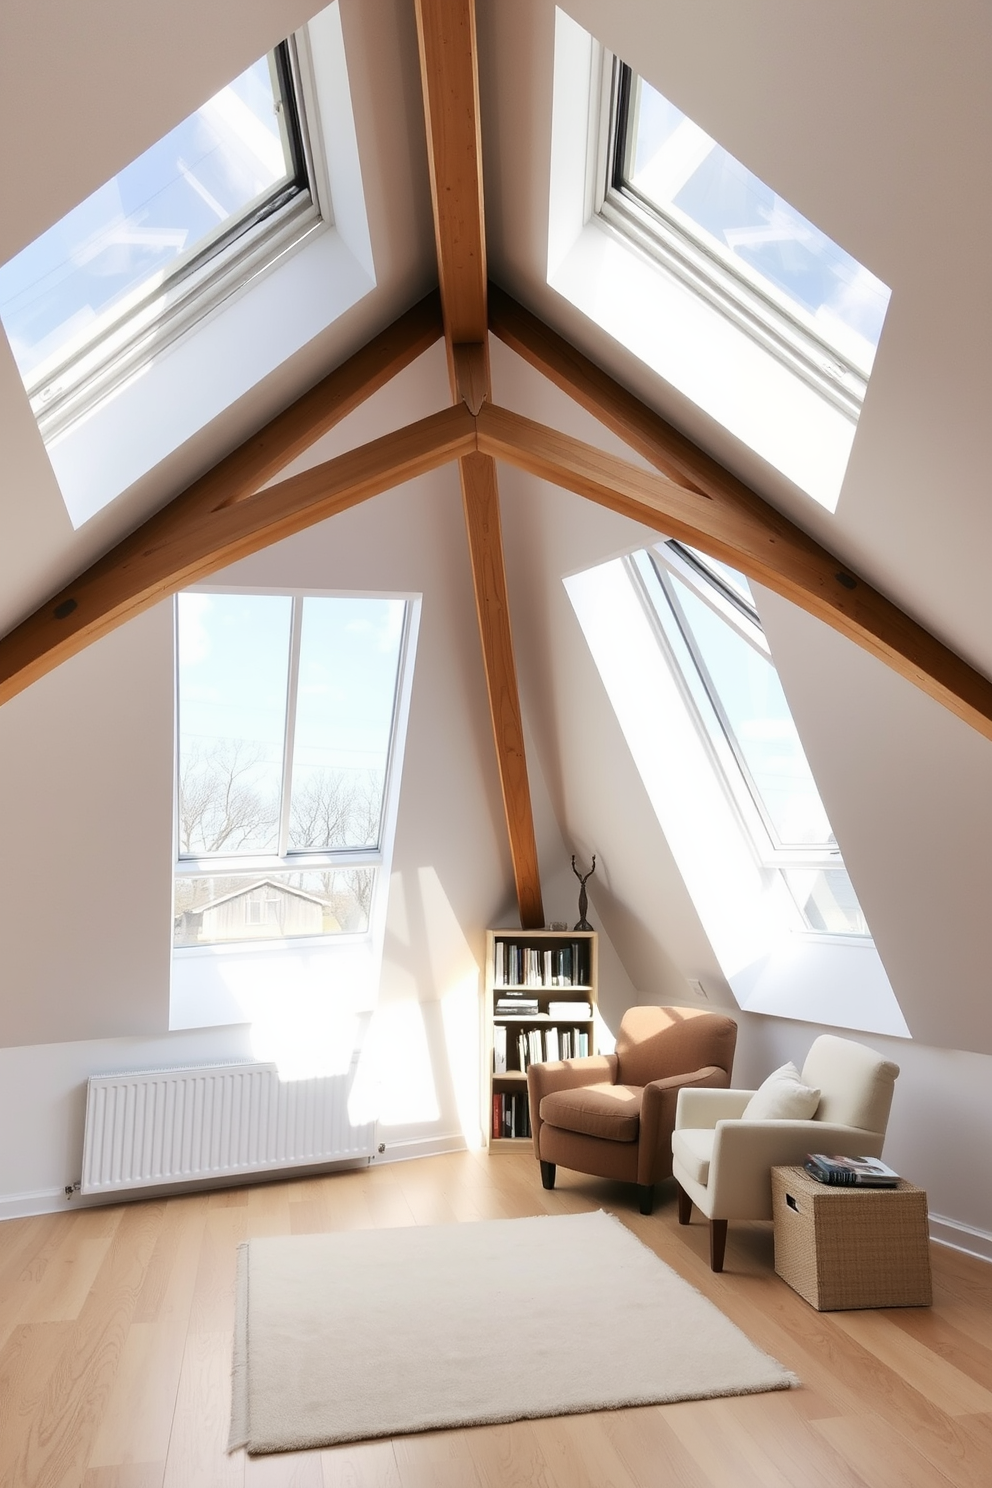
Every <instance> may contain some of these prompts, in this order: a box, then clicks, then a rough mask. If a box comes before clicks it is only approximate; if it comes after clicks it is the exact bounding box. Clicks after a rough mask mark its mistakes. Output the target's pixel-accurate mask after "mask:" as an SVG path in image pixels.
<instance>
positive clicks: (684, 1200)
mask: <svg viewBox="0 0 992 1488" xmlns="http://www.w3.org/2000/svg"><path fill="white" fill-rule="evenodd" d="M677 1187H678V1191H679V1224H688V1223H689V1221H690V1219H691V1218H692V1200H691V1199H690V1197H689V1195H688V1194H687V1193H686V1191H685V1189H684V1188H683V1187H682V1185H681V1183H679V1184H678V1185H677Z"/></svg>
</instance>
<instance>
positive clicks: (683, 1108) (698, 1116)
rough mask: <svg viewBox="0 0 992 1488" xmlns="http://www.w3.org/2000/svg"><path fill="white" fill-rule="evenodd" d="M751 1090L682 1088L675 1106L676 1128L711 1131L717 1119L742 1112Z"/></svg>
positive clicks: (728, 1118)
mask: <svg viewBox="0 0 992 1488" xmlns="http://www.w3.org/2000/svg"><path fill="white" fill-rule="evenodd" d="M753 1094H754V1091H753V1090H683V1091H680V1092H679V1099H678V1105H677V1106H676V1108H675V1126H676V1128H681V1127H690V1128H691V1129H692V1130H693V1131H711V1130H712V1129H713V1127H715V1126H716V1124H717V1122H718V1121H728V1120H735V1119H737V1118H739V1117H741V1116H743V1114H744V1110H745V1107H746V1106H747V1103H748V1101H749V1100H750V1099H751V1097H752V1095H753Z"/></svg>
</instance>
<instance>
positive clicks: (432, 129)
mask: <svg viewBox="0 0 992 1488" xmlns="http://www.w3.org/2000/svg"><path fill="white" fill-rule="evenodd" d="M416 11H417V33H418V40H419V45H420V71H421V78H422V81H423V90H424V119H425V123H426V126H427V156H428V160H429V162H430V177H431V197H432V201H433V205H434V236H435V240H436V243H437V263H438V279H439V282H440V286H441V307H442V313H443V316H444V331H445V345H446V349H447V354H448V373H449V377H450V380H451V392H452V396H453V397H454V398H455V399H456V400H459V401H461V402H462V403H463V404H464V405H465V406H466V407H467V408H468V409H469V410H470V411H471V412H472V413H473V414H476V413H478V412H479V410H480V408H482V407H483V406H484V404H485V401H486V399H487V398H489V397H490V395H491V389H490V378H489V314H488V305H487V290H488V285H487V280H486V227H485V206H484V200H483V191H482V133H481V124H480V115H479V74H478V65H477V45H476V30H475V4H474V0H416ZM459 474H460V476H461V485H462V503H463V506H464V509H465V526H466V531H467V533H468V546H469V556H470V558H471V562H472V581H473V585H474V588H475V602H476V610H477V613H478V618H479V638H480V641H481V643H482V659H483V665H484V668H485V674H486V689H487V692H488V695H489V711H490V715H491V718H492V726H493V739H494V742H495V745H496V763H497V767H498V769H499V777H500V785H501V787H502V792H503V806H504V811H505V815H506V829H507V836H508V838H509V842H510V857H511V859H512V862H513V877H514V883H515V885H516V891H517V905H518V908H519V911H520V923H521V925H522V926H523V928H524V929H533V928H537V927H540V926H542V925H543V924H544V907H543V904H542V900H541V880H540V870H539V866H538V859H537V837H536V834H535V832H534V816H533V810H532V807H531V799H530V785H529V783H528V779H527V762H526V758H525V754H524V740H523V717H522V714H521V709H520V694H519V689H518V686H517V673H516V665H515V662H514V655H513V637H512V634H511V629H510V609H509V600H508V595H507V586H506V567H505V562H504V557H503V541H502V535H501V528H500V517H499V489H498V486H497V476H496V464H495V461H494V460H492V459H491V458H490V457H489V456H487V455H484V454H473V455H471V456H468V457H466V458H463V459H461V460H460V462H459Z"/></svg>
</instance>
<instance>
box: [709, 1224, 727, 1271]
mask: <svg viewBox="0 0 992 1488" xmlns="http://www.w3.org/2000/svg"><path fill="white" fill-rule="evenodd" d="M726 1249H727V1221H726V1220H725V1219H711V1220H710V1270H711V1271H722V1270H723V1256H724V1252H725V1250H726Z"/></svg>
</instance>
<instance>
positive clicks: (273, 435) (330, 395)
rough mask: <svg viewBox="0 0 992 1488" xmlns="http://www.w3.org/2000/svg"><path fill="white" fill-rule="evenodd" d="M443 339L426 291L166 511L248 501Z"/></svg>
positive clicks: (435, 304) (437, 309)
mask: <svg viewBox="0 0 992 1488" xmlns="http://www.w3.org/2000/svg"><path fill="white" fill-rule="evenodd" d="M443 334H444V326H443V322H442V320H441V300H440V296H439V295H438V293H437V291H436V290H434V291H432V292H431V293H430V294H429V295H427V296H426V297H425V298H424V299H422V300H421V301H420V302H419V303H418V304H416V305H414V306H413V308H412V309H410V310H408V311H407V312H406V314H405V315H401V316H400V317H399V319H398V320H395V321H393V323H392V325H390V326H387V327H386V329H385V330H384V331H382V332H381V333H380V334H379V335H378V336H374V337H373V339H372V340H371V341H369V342H368V344H367V345H365V346H363V347H362V348H361V350H360V351H356V352H355V354H354V356H351V357H349V358H348V360H347V361H346V362H343V363H342V364H341V366H340V367H336V368H335V369H334V371H333V372H330V373H328V375H327V376H326V377H324V378H322V379H321V380H320V382H318V383H316V384H315V385H314V386H313V387H312V388H311V389H310V390H309V392H306V393H304V394H303V396H302V397H301V398H297V400H296V402H295V403H291V404H290V406H289V407H288V408H286V409H284V410H283V412H282V413H279V414H277V415H276V417H275V418H274V419H271V420H270V421H269V423H267V424H266V425H265V426H264V428H262V429H260V430H259V431H258V433H257V434H253V435H252V436H251V438H250V439H246V440H245V442H244V444H242V445H239V447H238V448H237V449H236V450H234V451H232V453H231V454H229V455H228V456H227V457H226V458H225V459H223V460H221V461H220V462H219V463H218V464H217V465H215V466H214V467H213V469H212V470H208V471H207V473H206V475H204V476H201V478H200V479H199V480H197V481H194V482H193V484H192V485H191V486H189V487H188V488H187V489H186V490H185V491H183V492H182V494H181V495H180V496H178V497H177V498H176V499H175V501H173V503H172V504H171V510H172V511H173V512H178V511H183V512H185V511H214V510H215V509H216V508H217V507H218V506H226V505H227V504H228V503H229V502H232V501H240V500H241V499H242V497H244V496H250V495H251V493H252V492H253V491H257V490H258V488H259V486H264V485H265V482H266V481H269V480H271V479H272V477H273V476H274V475H278V474H279V472H280V470H285V468H286V466H287V465H289V464H290V463H291V462H292V461H293V460H295V459H296V457H297V456H298V455H301V454H302V453H303V451H304V450H307V449H309V448H310V446H311V445H312V444H316V442H317V440H318V439H320V438H321V437H322V435H324V434H326V433H327V432H328V430H330V429H333V428H334V425H335V424H338V423H340V422H341V420H342V419H343V418H345V417H346V416H347V415H348V414H349V413H351V412H352V411H353V410H354V409H356V408H358V407H359V405H360V404H362V403H364V402H365V400H366V399H367V398H370V397H371V396H372V394H373V393H375V392H378V390H379V389H380V388H381V387H385V385H386V383H387V382H390V381H392V379H393V378H394V377H395V376H396V374H397V373H398V372H402V371H403V369H404V367H408V366H409V365H410V363H411V362H414V361H416V359H417V357H419V356H420V355H421V353H422V352H425V351H427V350H428V348H429V347H431V346H433V345H434V342H435V341H437V340H439V339H440V337H441V336H442V335H443Z"/></svg>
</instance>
